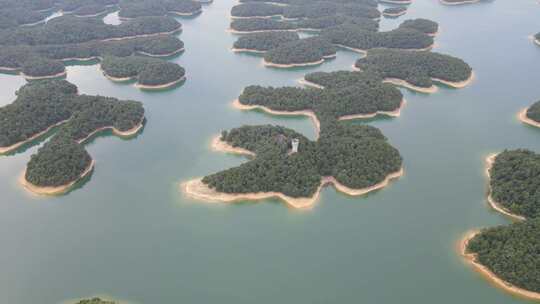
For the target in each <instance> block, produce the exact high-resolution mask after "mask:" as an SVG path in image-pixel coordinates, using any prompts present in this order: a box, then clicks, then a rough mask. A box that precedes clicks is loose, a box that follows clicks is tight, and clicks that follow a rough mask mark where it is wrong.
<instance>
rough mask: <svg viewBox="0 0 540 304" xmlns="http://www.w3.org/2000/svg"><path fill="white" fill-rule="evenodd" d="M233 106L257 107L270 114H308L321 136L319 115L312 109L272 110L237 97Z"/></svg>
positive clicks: (241, 107) (253, 108)
mask: <svg viewBox="0 0 540 304" xmlns="http://www.w3.org/2000/svg"><path fill="white" fill-rule="evenodd" d="M232 105H233V107H235V108H237V109H239V110H255V109H259V110H262V111H264V112H266V113H269V114H273V115H287V116H302V115H303V116H307V117H309V118H311V120H312V121H313V124H315V131H316V132H315V134H316V137H317V138H319V133H320V130H321V123H320V122H319V119H318V118H317V115H315V113H314V112H313V111H311V110H302V111H277V110H272V109H270V108H267V107H265V106H261V105H249V106H248V105H244V104H241V103H240V100H238V99H236V100H234V101H233V103H232Z"/></svg>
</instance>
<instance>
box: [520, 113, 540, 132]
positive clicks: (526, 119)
mask: <svg viewBox="0 0 540 304" xmlns="http://www.w3.org/2000/svg"><path fill="white" fill-rule="evenodd" d="M528 110H529V108H525V109H523V110H521V111H520V112H519V113H518V118H519V120H520V121H521V122H523V123H526V124H528V125H531V126H533V127H537V128H540V122H537V121H534V120H532V119H530V118H529V117H527V111H528Z"/></svg>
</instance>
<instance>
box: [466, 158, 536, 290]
mask: <svg viewBox="0 0 540 304" xmlns="http://www.w3.org/2000/svg"><path fill="white" fill-rule="evenodd" d="M487 173H488V177H489V193H488V201H489V204H490V206H491V207H492V208H493V209H494V210H496V211H498V212H500V213H502V214H504V215H506V216H508V217H510V218H511V219H512V220H514V221H515V222H514V223H512V224H510V225H507V226H499V227H493V228H487V229H482V230H476V231H471V232H469V233H467V234H466V235H465V237H464V238H463V239H462V241H461V244H460V252H461V254H462V255H463V256H464V257H465V259H466V260H467V261H468V262H469V263H470V264H471V265H472V266H473V267H474V269H475V270H477V271H478V272H480V273H482V274H483V275H484V276H485V277H486V278H487V279H488V280H490V281H491V282H493V283H494V284H495V285H496V286H498V287H500V288H502V289H503V290H505V291H507V292H510V293H512V294H515V295H517V296H520V297H525V298H529V299H534V300H540V256H539V255H538V252H539V251H540V199H539V198H538V195H536V193H537V190H538V184H539V182H540V155H539V154H536V153H534V152H532V151H529V150H524V149H517V150H505V151H503V152H501V153H499V154H493V155H490V156H489V157H488V158H487Z"/></svg>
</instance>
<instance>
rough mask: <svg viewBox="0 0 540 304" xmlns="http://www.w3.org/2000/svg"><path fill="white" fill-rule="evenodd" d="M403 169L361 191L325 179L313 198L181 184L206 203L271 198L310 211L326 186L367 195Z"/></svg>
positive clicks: (194, 182)
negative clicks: (228, 190) (232, 192)
mask: <svg viewBox="0 0 540 304" xmlns="http://www.w3.org/2000/svg"><path fill="white" fill-rule="evenodd" d="M403 172H404V170H403V168H402V169H400V170H399V171H397V172H394V173H391V174H389V175H388V176H386V178H385V179H384V180H383V181H382V182H380V183H378V184H375V185H373V186H370V187H366V188H361V189H352V188H349V187H347V186H345V185H343V184H341V183H339V182H338V181H337V180H336V179H335V178H334V177H323V178H322V179H321V184H320V185H319V187H318V188H317V191H316V192H315V194H313V196H312V197H307V198H306V197H302V198H294V197H290V196H287V195H285V194H283V193H280V192H259V193H238V194H230V193H223V192H218V191H216V190H214V189H211V188H209V187H208V186H207V185H205V184H204V183H203V182H202V178H197V179H193V180H190V181H187V182H184V183H181V184H180V189H181V191H182V192H183V193H184V194H186V195H187V196H189V197H191V198H194V199H197V200H202V201H206V202H218V203H234V202H239V201H259V200H265V199H271V198H277V199H280V200H282V201H283V202H285V203H286V204H287V205H288V206H289V207H292V208H295V209H309V208H312V207H313V206H314V205H315V203H316V202H317V200H318V199H319V196H320V193H321V190H322V188H323V187H325V186H326V185H329V184H332V185H333V186H334V187H335V189H336V190H337V191H339V192H342V193H344V194H347V195H350V196H360V195H364V194H367V193H369V192H372V191H375V190H379V189H381V188H384V187H386V186H387V185H388V184H389V183H390V181H391V180H393V179H396V178H398V177H400V176H402V175H403Z"/></svg>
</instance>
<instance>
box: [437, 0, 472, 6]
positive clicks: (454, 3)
mask: <svg viewBox="0 0 540 304" xmlns="http://www.w3.org/2000/svg"><path fill="white" fill-rule="evenodd" d="M440 2H441V3H442V4H444V5H461V4H472V3H477V2H480V0H463V1H459V2H449V1H444V0H440Z"/></svg>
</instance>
